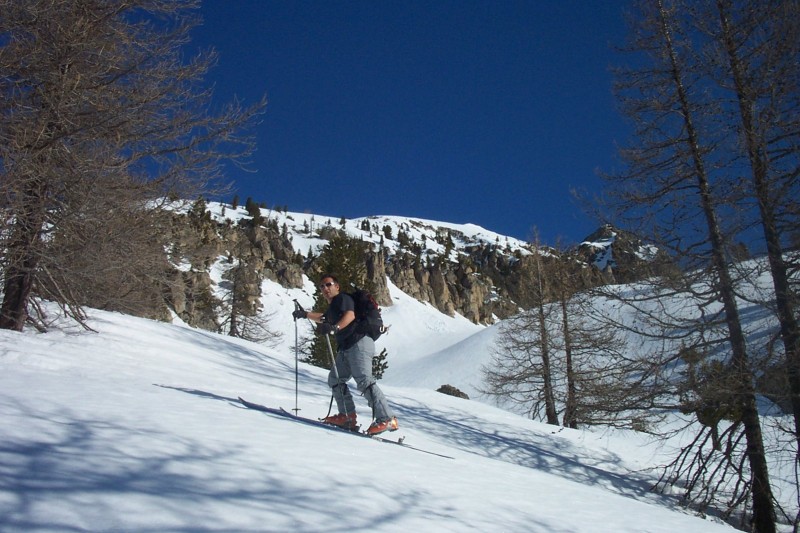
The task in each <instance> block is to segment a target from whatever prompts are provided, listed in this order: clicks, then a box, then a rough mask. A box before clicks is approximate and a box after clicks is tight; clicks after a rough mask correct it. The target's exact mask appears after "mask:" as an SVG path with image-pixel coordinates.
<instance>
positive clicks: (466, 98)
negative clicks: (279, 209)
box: [193, 0, 629, 243]
mask: <svg viewBox="0 0 800 533" xmlns="http://www.w3.org/2000/svg"><path fill="white" fill-rule="evenodd" d="M626 5H627V2H617V1H610V2H608V1H601V0H585V1H580V0H552V1H543V0H541V1H535V0H529V1H511V0H499V1H476V0H462V1H430V2H428V1H425V2H423V1H415V0H411V1H407V2H384V1H369V2H368V1H347V2H344V1H342V2H339V1H303V0H297V1H294V0H293V1H289V0H286V1H273V0H235V1H234V0H230V1H224V0H206V1H204V2H203V7H202V9H201V14H202V16H203V18H204V24H203V26H202V27H200V28H198V29H197V30H196V31H195V32H194V34H193V37H194V43H193V44H194V45H195V46H201V47H208V46H213V47H214V48H215V49H216V50H217V51H218V52H219V53H220V60H219V65H218V66H217V67H216V68H215V69H214V70H213V71H212V73H211V76H210V77H209V78H208V81H209V82H211V83H214V84H215V86H216V89H215V91H216V95H217V96H218V98H219V99H220V100H223V101H229V100H231V99H232V98H233V97H234V96H237V97H239V98H241V99H243V100H244V101H245V103H252V102H255V101H256V100H257V99H258V98H259V97H260V96H261V95H263V94H266V96H267V99H268V104H267V110H266V113H265V115H264V116H263V122H262V123H261V124H260V125H259V127H258V129H257V131H256V134H257V142H258V151H257V153H256V154H255V157H254V159H253V162H252V165H251V166H252V168H253V169H255V170H256V172H255V173H252V174H247V173H244V172H241V171H238V170H232V171H231V173H230V177H231V179H232V180H233V181H234V182H235V186H236V192H237V193H238V194H239V196H240V198H241V199H242V201H244V199H245V198H247V197H252V198H253V199H254V200H256V201H258V202H264V203H266V204H267V205H268V206H270V207H272V206H276V205H278V206H287V207H288V208H289V210H291V211H308V212H312V213H319V214H324V215H330V216H333V217H342V216H344V217H347V218H354V217H360V216H367V215H405V216H412V217H421V218H428V219H434V220H441V221H446V222H453V223H467V222H470V223H474V224H478V225H480V226H483V227H485V228H487V229H490V230H492V231H496V232H498V233H502V234H506V235H510V236H513V237H517V238H521V239H530V238H531V236H532V231H531V230H532V228H534V227H536V228H537V229H538V230H539V233H540V235H541V238H542V240H543V241H544V242H546V243H554V242H555V240H556V239H557V238H559V237H560V238H561V239H562V240H563V241H565V242H566V243H572V242H576V241H580V240H581V239H582V238H583V237H585V236H587V235H588V234H589V233H591V232H592V231H593V230H594V229H596V228H597V225H598V223H597V221H595V220H592V219H591V218H589V217H587V216H586V215H584V214H583V213H582V209H581V207H580V206H579V205H578V204H577V203H576V202H575V201H574V200H573V198H572V196H571V194H570V188H571V187H580V188H585V189H587V190H589V191H592V192H594V191H598V192H599V189H600V188H601V186H602V182H601V180H600V179H599V178H598V177H597V171H598V170H603V171H612V170H614V168H615V165H618V164H617V163H615V158H616V146H617V144H619V143H624V142H625V139H626V132H627V131H629V129H628V128H627V126H626V125H625V123H624V121H623V119H622V117H621V116H620V114H619V113H618V111H617V109H616V101H615V100H614V97H613V94H612V76H611V74H610V72H609V67H611V66H612V65H615V64H618V63H619V62H620V61H621V58H620V57H619V55H618V53H616V52H615V51H614V49H613V46H615V45H621V44H622V43H623V40H624V37H625V27H624V23H623V17H622V15H623V13H622V12H623V9H624V6H626Z"/></svg>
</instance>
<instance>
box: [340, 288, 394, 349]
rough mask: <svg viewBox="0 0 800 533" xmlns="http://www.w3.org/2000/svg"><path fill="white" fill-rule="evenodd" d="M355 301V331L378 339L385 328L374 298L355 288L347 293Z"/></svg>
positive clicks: (366, 292)
mask: <svg viewBox="0 0 800 533" xmlns="http://www.w3.org/2000/svg"><path fill="white" fill-rule="evenodd" d="M348 294H349V295H350V297H351V298H352V299H353V303H355V314H356V331H357V332H359V333H363V334H365V335H366V336H367V337H369V338H371V339H372V340H374V341H375V340H378V337H380V336H381V334H382V333H383V332H385V331H386V328H385V327H384V326H383V318H382V317H381V308H380V307H378V304H377V303H376V302H375V298H373V297H372V295H371V294H370V293H369V292H368V291H365V290H364V289H356V290H355V291H354V292H350V293H348Z"/></svg>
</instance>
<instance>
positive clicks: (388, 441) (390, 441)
mask: <svg viewBox="0 0 800 533" xmlns="http://www.w3.org/2000/svg"><path fill="white" fill-rule="evenodd" d="M239 402H240V403H241V404H242V405H244V406H245V407H247V408H248V409H254V410H256V411H261V412H264V413H269V414H273V415H277V416H282V417H284V418H288V419H290V420H294V421H296V422H301V423H303V424H308V425H311V426H315V427H320V428H323V429H327V430H329V431H336V432H339V433H346V434H348V435H355V436H357V437H363V438H365V439H372V440H375V441H378V442H384V443H386V444H394V445H397V446H402V447H403V448H408V449H409V450H415V451H418V452H422V453H427V454H429V455H435V456H437V457H443V458H445V459H455V457H452V456H450V455H444V454H441V453H436V452H432V451H430V450H423V449H422V448H417V447H416V446H412V445H411V444H406V443H405V442H404V441H403V439H404V438H405V437H400V438H398V439H397V440H393V439H387V438H386V437H382V436H380V435H368V434H367V433H363V432H361V431H358V430H355V431H351V430H349V429H346V428H340V427H338V426H332V425H331V424H325V423H324V422H322V421H321V420H314V419H312V418H306V417H304V416H298V415H296V414H293V413H290V412H289V411H287V410H286V409H284V408H283V407H278V408H275V407H267V406H266V405H261V404H258V403H253V402H249V401H247V400H245V399H244V398H242V397H241V396H239Z"/></svg>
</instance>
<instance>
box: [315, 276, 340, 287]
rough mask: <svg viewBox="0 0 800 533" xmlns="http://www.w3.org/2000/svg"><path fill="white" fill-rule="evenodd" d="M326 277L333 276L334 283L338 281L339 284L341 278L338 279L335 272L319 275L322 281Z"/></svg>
mask: <svg viewBox="0 0 800 533" xmlns="http://www.w3.org/2000/svg"><path fill="white" fill-rule="evenodd" d="M325 278H331V279H332V280H333V282H334V283H336V284H337V285H339V280H338V279H337V278H336V276H334V275H333V274H323V275H321V276H320V277H319V280H320V282H321V281H322V280H323V279H325Z"/></svg>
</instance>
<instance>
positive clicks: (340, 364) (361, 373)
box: [292, 274, 398, 435]
mask: <svg viewBox="0 0 800 533" xmlns="http://www.w3.org/2000/svg"><path fill="white" fill-rule="evenodd" d="M319 287H320V290H321V291H322V296H323V297H324V298H325V300H326V301H327V302H328V309H327V310H326V311H325V312H324V313H319V312H314V311H308V312H306V311H305V310H303V309H297V310H295V311H294V313H292V315H293V316H294V318H308V319H309V320H311V321H312V322H316V323H318V324H319V326H317V333H319V334H320V335H335V337H336V343H337V345H338V346H339V350H338V354H337V355H336V359H335V363H334V366H333V368H331V371H330V373H329V374H328V385H329V386H330V387H331V390H332V391H333V397H334V399H335V400H336V406H337V408H338V410H339V412H338V413H337V414H335V415H331V416H328V417H326V418H324V419H323V422H325V423H327V424H332V425H335V426H339V427H343V428H347V429H355V428H356V427H357V423H356V406H355V403H354V401H353V395H352V394H351V393H350V389H349V388H348V387H347V381H348V380H349V379H350V378H351V377H352V378H353V379H355V382H356V387H357V388H358V391H359V392H360V393H361V394H362V395H363V396H364V397H365V398H366V399H367V403H368V404H369V406H370V407H371V408H372V416H373V418H374V419H375V421H374V422H373V423H372V424H371V425H370V426H369V429H367V433H368V434H369V435H377V434H379V433H383V432H384V431H396V430H397V428H398V424H397V418H396V417H395V416H394V414H393V413H392V409H391V407H389V403H388V402H387V401H386V397H385V396H384V395H383V392H382V391H381V389H380V387H378V383H377V381H376V380H375V377H374V376H373V375H372V357H373V356H374V355H375V341H373V340H372V339H371V338H370V337H368V336H367V335H365V334H364V333H361V332H358V331H356V323H355V321H356V320H355V319H356V315H355V304H354V303H353V299H352V298H351V297H350V295H348V294H346V293H343V292H340V287H339V281H338V280H337V279H336V276H333V275H331V274H324V275H323V276H322V277H321V278H320V286H319Z"/></svg>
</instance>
